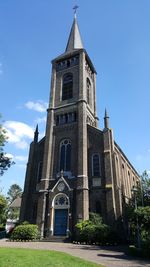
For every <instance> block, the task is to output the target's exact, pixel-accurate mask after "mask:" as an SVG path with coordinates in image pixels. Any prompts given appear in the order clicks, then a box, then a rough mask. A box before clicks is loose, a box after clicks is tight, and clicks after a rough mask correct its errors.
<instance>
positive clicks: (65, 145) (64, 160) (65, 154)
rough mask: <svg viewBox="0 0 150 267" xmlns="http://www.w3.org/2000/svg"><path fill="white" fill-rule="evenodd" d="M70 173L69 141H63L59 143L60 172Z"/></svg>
mask: <svg viewBox="0 0 150 267" xmlns="http://www.w3.org/2000/svg"><path fill="white" fill-rule="evenodd" d="M61 170H63V171H71V141H70V140H68V139H65V140H63V141H61V143H60V171H61Z"/></svg>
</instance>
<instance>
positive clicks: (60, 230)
mask: <svg viewBox="0 0 150 267" xmlns="http://www.w3.org/2000/svg"><path fill="white" fill-rule="evenodd" d="M67 221H68V210H67V209H55V226H54V235H66V230H67Z"/></svg>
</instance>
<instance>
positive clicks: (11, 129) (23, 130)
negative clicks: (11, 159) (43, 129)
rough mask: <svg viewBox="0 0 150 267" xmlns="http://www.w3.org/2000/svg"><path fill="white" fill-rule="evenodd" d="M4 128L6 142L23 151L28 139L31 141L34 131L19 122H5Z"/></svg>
mask: <svg viewBox="0 0 150 267" xmlns="http://www.w3.org/2000/svg"><path fill="white" fill-rule="evenodd" d="M4 128H5V129H6V131H7V136H8V141H9V142H10V143H14V144H15V145H16V147H18V148H20V149H25V148H27V147H28V141H29V139H33V136H34V131H33V129H32V127H31V126H29V125H27V124H25V123H23V122H19V121H6V122H5V123H4Z"/></svg>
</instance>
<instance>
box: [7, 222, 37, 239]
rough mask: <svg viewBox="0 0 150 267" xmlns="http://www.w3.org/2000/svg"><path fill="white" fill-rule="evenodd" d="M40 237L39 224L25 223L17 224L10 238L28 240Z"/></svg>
mask: <svg viewBox="0 0 150 267" xmlns="http://www.w3.org/2000/svg"><path fill="white" fill-rule="evenodd" d="M38 237H39V232H38V227H37V225H34V224H25V225H18V226H16V227H15V229H14V230H13V232H12V234H11V236H10V239H11V240H21V241H27V240H35V239H38Z"/></svg>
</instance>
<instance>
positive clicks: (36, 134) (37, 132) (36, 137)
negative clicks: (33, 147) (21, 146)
mask: <svg viewBox="0 0 150 267" xmlns="http://www.w3.org/2000/svg"><path fill="white" fill-rule="evenodd" d="M38 135H39V131H38V124H37V126H36V129H35V132H34V142H35V143H37V142H38Z"/></svg>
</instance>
